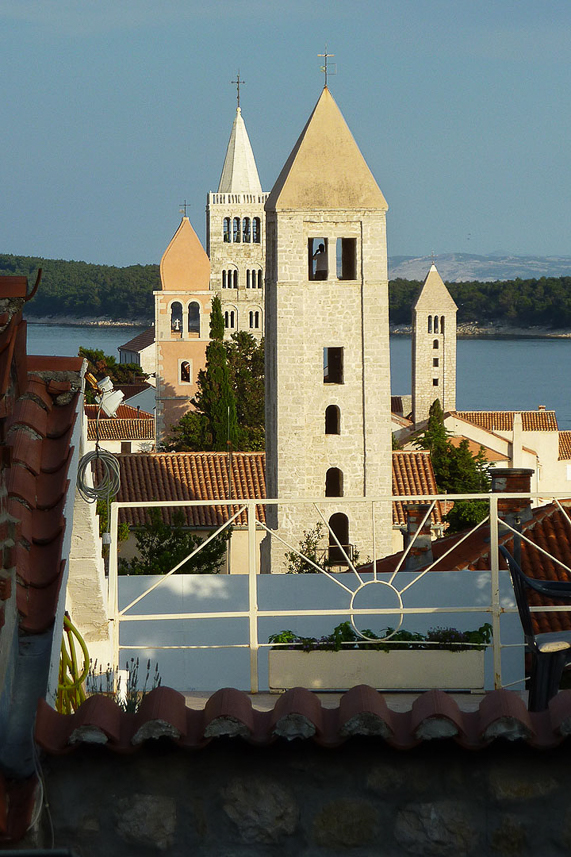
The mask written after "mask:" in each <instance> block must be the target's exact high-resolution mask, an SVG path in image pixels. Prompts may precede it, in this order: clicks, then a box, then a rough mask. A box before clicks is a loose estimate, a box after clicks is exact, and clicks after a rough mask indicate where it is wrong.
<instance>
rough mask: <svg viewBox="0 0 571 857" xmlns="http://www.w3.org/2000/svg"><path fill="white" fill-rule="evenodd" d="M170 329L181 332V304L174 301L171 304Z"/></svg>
mask: <svg viewBox="0 0 571 857" xmlns="http://www.w3.org/2000/svg"><path fill="white" fill-rule="evenodd" d="M171 330H172V331H174V332H175V333H181V332H182V304H181V303H180V301H174V303H172V304H171Z"/></svg>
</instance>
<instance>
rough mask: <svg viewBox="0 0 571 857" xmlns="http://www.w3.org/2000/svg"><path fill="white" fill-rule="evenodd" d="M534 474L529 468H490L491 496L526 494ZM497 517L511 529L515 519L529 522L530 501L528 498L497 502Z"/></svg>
mask: <svg viewBox="0 0 571 857" xmlns="http://www.w3.org/2000/svg"><path fill="white" fill-rule="evenodd" d="M534 473H535V471H534V470H533V469H532V468H530V467H492V468H491V469H490V476H491V477H492V494H528V493H529V492H530V491H531V477H532V476H533V474H534ZM498 515H499V517H500V518H502V519H503V520H505V521H507V523H508V524H510V526H512V527H513V526H514V524H515V520H516V518H519V520H520V521H521V522H522V523H523V522H524V521H531V518H532V514H531V500H530V499H529V497H522V498H521V499H518V498H517V497H512V498H507V497H506V498H505V499H502V500H498Z"/></svg>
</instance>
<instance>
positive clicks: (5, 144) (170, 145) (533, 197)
mask: <svg viewBox="0 0 571 857" xmlns="http://www.w3.org/2000/svg"><path fill="white" fill-rule="evenodd" d="M326 43H327V45H328V49H329V51H330V52H331V53H333V54H335V58H334V60H333V62H335V63H336V64H337V74H336V75H335V76H332V77H331V78H330V89H331V92H332V94H333V96H334V97H335V99H336V101H337V103H338V104H339V106H340V108H341V110H342V112H343V114H344V116H345V118H346V120H347V122H348V124H349V126H350V128H351V130H352V132H353V134H354V136H355V138H356V140H357V142H358V144H359V146H360V147H361V150H362V152H363V154H364V156H365V158H366V159H367V162H368V163H369V166H370V167H371V169H372V171H373V173H374V175H375V177H376V179H377V181H378V183H379V185H380V187H381V189H382V191H383V193H384V195H385V197H386V198H387V201H388V203H389V215H388V217H389V220H388V241H389V254H390V255H393V256H394V255H426V254H430V253H431V252H434V253H436V254H439V253H445V252H468V253H482V254H488V253H493V252H510V253H519V254H538V255H571V245H570V241H569V234H570V230H569V210H568V209H569V199H570V198H571V147H570V145H569V142H570V140H571V111H570V110H569V101H570V83H571V63H570V62H569V54H570V48H571V3H569V0H391V2H388V0H288V2H287V3H278V2H275V0H207V2H204V0H202V2H197V0H0V69H1V80H2V86H1V88H0V98H1V103H2V108H3V110H2V114H3V115H2V134H1V135H0V188H1V193H2V205H1V206H0V252H2V253H15V254H21V255H30V256H31V255H37V256H45V257H48V258H62V259H78V260H85V261H89V262H99V263H105V264H115V265H129V264H136V263H147V262H158V261H159V260H160V257H161V255H162V253H163V251H164V249H165V248H166V246H167V244H168V242H169V240H170V238H171V236H172V235H173V233H174V231H175V230H176V227H177V225H178V222H179V219H180V214H179V208H180V203H181V202H182V201H183V200H184V199H186V200H187V201H188V202H189V204H190V209H189V216H190V218H191V221H192V223H193V225H194V227H195V229H196V230H197V232H198V234H199V235H200V237H201V238H203V237H204V206H205V198H206V193H207V192H208V191H213V190H216V189H217V186H218V181H219V177H220V171H221V169H222V162H223V158H224V153H225V149H226V143H227V140H228V136H229V134H230V128H231V125H232V121H233V117H234V112H235V107H236V98H235V95H236V92H235V87H233V86H232V85H231V84H230V81H231V80H234V79H235V76H236V72H237V71H238V69H239V70H240V73H241V76H242V78H243V79H244V80H245V86H244V87H243V90H242V110H243V115H244V119H245V121H246V125H247V128H248V132H249V135H250V139H251V142H252V145H253V147H254V152H255V155H256V160H257V163H258V169H259V172H260V178H261V181H262V186H263V188H264V190H271V187H272V184H273V182H274V180H275V178H276V177H277V175H278V173H279V171H280V169H281V167H282V165H283V163H284V161H285V159H286V157H287V155H288V153H289V151H290V150H291V148H292V146H293V144H294V143H295V140H296V139H297V136H298V134H299V132H300V131H301V129H302V127H303V125H304V124H305V121H306V119H307V117H308V115H309V113H310V112H311V110H312V108H313V106H314V104H315V102H316V100H317V98H318V96H319V93H320V90H321V87H322V85H323V76H322V75H321V74H320V71H319V66H320V62H321V61H320V60H319V59H318V58H317V54H319V53H323V50H324V46H325V44H326Z"/></svg>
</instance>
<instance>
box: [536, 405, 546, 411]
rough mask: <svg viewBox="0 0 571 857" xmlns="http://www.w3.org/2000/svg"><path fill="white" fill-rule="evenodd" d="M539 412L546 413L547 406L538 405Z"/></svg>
mask: <svg viewBox="0 0 571 857" xmlns="http://www.w3.org/2000/svg"><path fill="white" fill-rule="evenodd" d="M537 410H538V411H544V410H545V405H538V406H537Z"/></svg>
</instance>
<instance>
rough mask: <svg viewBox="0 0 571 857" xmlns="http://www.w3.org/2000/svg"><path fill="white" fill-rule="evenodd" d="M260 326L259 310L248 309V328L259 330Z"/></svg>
mask: <svg viewBox="0 0 571 857" xmlns="http://www.w3.org/2000/svg"><path fill="white" fill-rule="evenodd" d="M259 327H260V312H259V310H257V309H251V310H250V328H251V329H252V330H259Z"/></svg>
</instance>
